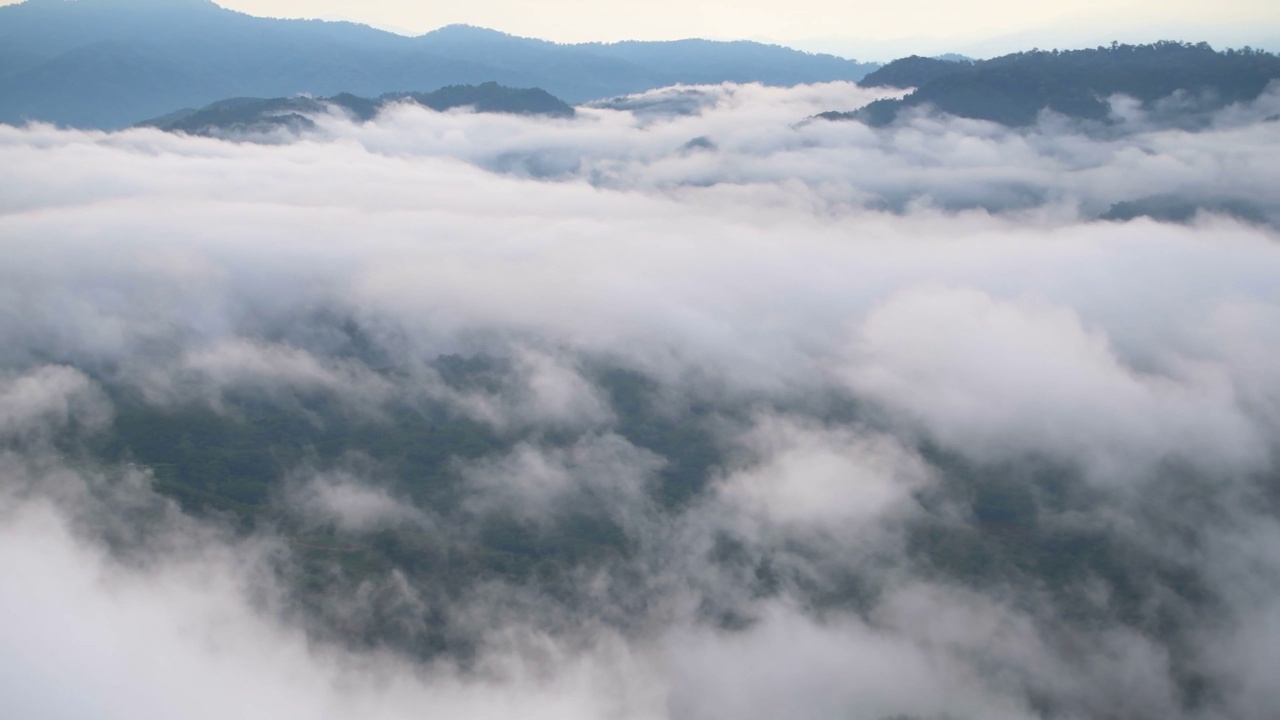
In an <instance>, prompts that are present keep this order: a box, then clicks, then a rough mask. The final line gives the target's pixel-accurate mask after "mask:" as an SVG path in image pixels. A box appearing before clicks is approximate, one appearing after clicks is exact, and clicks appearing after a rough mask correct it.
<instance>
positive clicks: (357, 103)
mask: <svg viewBox="0 0 1280 720" xmlns="http://www.w3.org/2000/svg"><path fill="white" fill-rule="evenodd" d="M402 102H415V103H418V104H419V105H423V106H425V107H429V108H431V109H433V110H439V111H445V110H451V109H453V108H458V107H471V108H474V109H475V111H476V112H493V113H512V114H518V115H545V116H549V117H573V114H574V110H573V107H572V106H571V105H569V104H568V103H566V102H564V101H563V100H560V99H559V98H556V97H555V96H553V95H551V94H550V93H548V92H547V91H545V90H542V89H540V88H509V87H503V86H502V85H499V84H497V83H484V84H482V85H450V86H449V87H445V88H441V89H439V90H436V91H435V92H429V93H388V94H386V95H383V96H382V97H380V98H378V99H376V100H371V99H368V98H362V97H356V96H355V95H351V94H350V93H343V94H341V95H335V96H333V97H330V98H311V97H305V96H300V97H291V98H270V99H263V98H231V99H229V100H219V101H218V102H215V103H212V104H210V105H207V106H205V107H203V108H201V109H199V110H191V109H187V110H178V111H176V112H172V113H169V114H168V115H162V116H161V117H158V118H154V119H152V120H147V121H145V122H141V123H138V125H139V126H149V127H157V128H160V129H161V130H169V131H175V132H185V133H187V134H190V135H216V134H226V133H243V132H267V131H271V130H275V129H277V128H283V129H286V130H290V131H293V132H297V131H300V130H309V129H311V128H313V127H315V122H314V121H312V119H311V118H310V117H308V116H309V115H315V114H319V113H324V112H328V111H329V109H330V108H339V109H341V110H342V111H344V112H345V113H347V115H349V116H350V117H351V118H352V119H354V120H357V121H361V122H364V121H367V120H371V119H373V118H374V117H375V116H376V115H377V114H378V113H379V112H380V111H381V110H382V109H383V108H384V107H386V106H387V105H388V104H394V103H402Z"/></svg>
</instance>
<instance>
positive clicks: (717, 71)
mask: <svg viewBox="0 0 1280 720" xmlns="http://www.w3.org/2000/svg"><path fill="white" fill-rule="evenodd" d="M875 67H878V66H877V65H874V64H866V63H858V62H854V61H852V60H845V59H842V58H837V57H834V56H831V55H815V54H810V53H804V52H800V51H796V50H790V49H787V48H783V47H778V46H771V45H762V44H760V43H753V42H712V41H708V40H682V41H676V42H625V43H616V44H582V45H561V44H557V43H552V42H547V41H543V40H534V39H529V38H520V37H514V36H511V35H507V34H504V33H500V32H496V31H493V30H485V29H481V28H474V27H467V26H449V27H445V28H441V29H439V30H436V31H434V32H430V33H427V34H425V35H422V36H419V37H404V36H401V35H396V34H394V33H389V32H383V31H380V30H375V29H373V28H370V27H367V26H364V25H357V24H354V23H346V22H323V21H318V20H274V19H267V18H258V17H251V16H249V15H244V14H242V13H238V12H233V11H231V10H226V9H223V8H221V7H219V6H218V5H216V4H214V3H212V2H210V1H209V0H77V1H76V2H66V1H65V0H26V2H23V3H21V4H17V5H11V6H7V7H0V122H9V123H20V122H24V121H27V120H42V121H50V122H56V123H60V124H66V125H73V126H83V127H100V128H114V127H121V126H125V125H129V124H132V123H136V122H138V121H140V120H143V119H145V118H149V117H154V116H157V115H160V114H161V113H165V112H168V111H171V110H173V109H174V108H180V107H193V108H195V107H203V106H205V105H207V104H209V103H211V102H214V101H217V100H220V99H224V98H229V97H268V98H269V97H287V96H293V95H298V94H302V93H306V94H311V95H316V96H333V95H337V94H339V93H344V92H347V93H353V94H355V95H358V96H364V97H378V96H381V95H383V94H384V93H388V92H403V91H411V90H417V91H429V90H434V89H437V88H442V87H445V86H449V85H478V84H481V83H485V82H498V83H501V84H502V85H506V86H510V87H540V88H544V89H545V90H547V91H548V92H550V93H551V94H553V95H555V96H557V97H559V98H562V99H564V100H566V101H568V102H570V103H580V102H585V101H587V100H592V99H597V98H604V97H611V96H616V95H623V94H628V93H635V92H642V91H644V90H650V89H653V88H657V87H664V86H667V85H673V84H677V83H718V82H724V81H736V82H761V83H765V84H771V85H792V84H797V83H803V82H819V81H831V80H858V79H860V78H862V76H863V75H865V74H866V73H867V72H868V71H869V70H872V69H874V68H875Z"/></svg>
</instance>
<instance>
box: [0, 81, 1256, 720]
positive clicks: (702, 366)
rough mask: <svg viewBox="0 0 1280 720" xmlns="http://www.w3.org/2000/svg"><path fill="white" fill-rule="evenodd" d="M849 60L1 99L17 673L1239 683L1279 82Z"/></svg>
mask: <svg viewBox="0 0 1280 720" xmlns="http://www.w3.org/2000/svg"><path fill="white" fill-rule="evenodd" d="M880 96H883V93H879V94H877V91H868V90H863V89H859V88H857V87H855V86H851V85H844V84H832V85H820V86H812V87H801V88H794V89H776V88H761V87H754V86H723V87H712V88H676V89H670V90H664V91H657V92H655V93H650V94H648V95H646V96H639V97H635V98H629V99H626V100H625V101H618V102H615V103H613V104H612V105H613V107H612V108H608V107H597V108H584V109H581V110H580V111H579V113H578V116H577V117H576V118H574V119H564V120H543V119H536V118H527V117H518V116H502V115H479V114H470V113H464V112H458V113H434V112H431V111H427V110H424V109H421V108H417V107H411V106H405V107H400V108H396V109H394V110H392V111H390V112H387V113H384V114H383V115H382V116H380V117H379V118H378V119H377V120H376V121H373V122H370V123H366V124H363V125H360V124H353V123H351V122H349V121H347V120H346V119H345V118H343V117H341V116H340V115H338V114H335V115H333V116H329V117H323V118H318V119H317V122H318V129H317V130H316V131H315V132H312V133H310V134H306V135H304V136H303V137H300V138H297V137H292V136H279V137H274V138H263V137H256V138H253V140H255V141H254V142H245V141H233V140H219V139H211V138H201V137H187V136H182V135H173V134H166V133H162V132H158V131H155V130H141V129H140V130H130V131H126V132H120V133H113V134H100V133H85V132H74V131H63V130H58V129H54V128H51V127H47V126H39V125H35V126H30V127H25V128H13V127H7V126H0V168H3V169H2V170H0V250H2V251H3V254H4V262H3V263H0V451H2V452H0V478H2V480H3V483H2V486H0V662H3V666H4V667H5V668H6V671H5V672H3V673H0V700H2V701H3V702H4V703H5V705H6V707H10V708H16V709H17V712H18V715H20V716H22V717H25V718H62V717H78V716H84V715H91V716H94V717H130V718H153V717H154V718H169V717H175V716H180V717H192V718H201V717H210V718H213V717H228V716H236V717H263V718H266V717H270V718H383V717H385V718H400V717H423V716H442V717H457V718H486V717H512V716H516V715H518V716H521V717H547V718H673V719H681V720H684V719H695V718H696V719H702V718H707V719H710V718H722V717H729V716H734V717H741V718H775V717H779V716H789V717H800V718H868V719H869V720H882V719H884V718H898V717H907V718H930V719H934V718H937V719H940V718H1173V717H1185V718H1259V719H1261V718H1267V717H1269V716H1270V715H1271V713H1272V712H1273V709H1274V708H1275V707H1276V706H1277V705H1280V695H1278V694H1277V693H1278V691H1277V690H1276V689H1274V688H1273V687H1272V684H1271V683H1270V682H1269V679H1270V675H1271V674H1272V673H1271V668H1272V667H1274V665H1275V663H1276V662H1277V661H1280V657H1277V648H1280V623H1278V622H1277V619H1278V618H1280V601H1278V600H1277V598H1280V522H1278V516H1277V509H1278V508H1280V506H1278V505H1277V502H1280V468H1278V467H1277V450H1278V449H1280V448H1278V446H1277V441H1276V438H1277V437H1280V435H1278V434H1277V433H1278V431H1280V365H1277V364H1276V363H1275V361H1274V359H1275V358H1276V357H1277V356H1280V244H1277V242H1278V240H1280V235H1278V234H1277V231H1276V230H1275V225H1276V222H1277V218H1280V191H1277V190H1276V188H1278V187H1280V122H1274V121H1266V120H1265V118H1267V117H1270V116H1271V115H1274V114H1275V113H1276V112H1277V111H1280V109H1277V108H1275V107H1274V106H1275V105H1276V104H1277V102H1278V101H1277V98H1276V96H1274V95H1264V96H1263V97H1262V98H1261V99H1259V100H1258V101H1257V103H1255V104H1254V105H1253V106H1250V107H1243V108H1242V107H1233V108H1228V109H1227V110H1226V111H1223V113H1222V114H1221V116H1220V118H1219V120H1218V121H1217V122H1216V123H1215V124H1214V125H1213V126H1212V127H1210V128H1209V129H1207V130H1205V131H1202V132H1198V133H1186V132H1181V131H1178V132H1174V131H1159V130H1151V129H1143V127H1142V126H1141V122H1142V119H1141V117H1139V116H1138V115H1139V114H1138V112H1137V111H1135V110H1133V109H1132V108H1131V107H1129V106H1128V105H1126V104H1125V102H1124V101H1123V99H1116V100H1115V101H1114V103H1113V106H1114V107H1115V108H1116V112H1117V118H1119V117H1121V116H1122V115H1123V116H1124V117H1125V119H1126V122H1128V123H1129V124H1130V126H1129V127H1130V129H1129V130H1127V131H1126V132H1123V133H1121V132H1111V131H1106V129H1105V128H1096V127H1095V128H1087V127H1079V126H1072V125H1070V124H1068V123H1066V122H1065V121H1062V120H1061V119H1060V118H1054V117H1051V116H1045V117H1044V118H1042V121H1041V122H1040V124H1038V125H1037V126H1035V127H1033V128H1030V129H1026V130H1020V131H1014V130H1008V129H1005V128H1001V127H999V126H996V125H991V124H987V123H980V122H974V121H965V120H954V119H946V118H938V117H931V116H927V115H921V116H918V117H915V118H912V119H910V120H908V121H906V122H902V123H899V124H898V125H895V126H893V127H889V128H884V129H871V128H868V127H866V126H864V125H861V124H859V123H853V122H826V121H821V120H813V119H810V118H811V116H813V115H815V114H817V113H819V112H822V111H826V110H832V109H837V110H848V109H851V108H853V107H857V106H858V105H860V104H864V103H866V102H869V101H871V100H873V99H875V98H876V97H880ZM618 108H622V109H618ZM1126 108H1127V109H1126ZM1125 113H1127V115H1125ZM262 140H271V141H272V142H260V141H262ZM1125 203H1129V205H1125ZM1135 203H1136V204H1137V205H1134V204H1135ZM1142 203H1147V204H1146V205H1142ZM1135 207H1137V211H1134V208H1135ZM1125 208H1128V210H1125ZM1144 208H1145V209H1144ZM1170 208H1174V210H1176V212H1172V215H1174V216H1177V217H1178V219H1180V220H1182V222H1178V223H1173V222H1158V221H1157V220H1154V219H1152V218H1150V217H1137V218H1136V219H1133V220H1129V221H1120V220H1102V219H1098V218H1099V217H1100V216H1103V215H1108V213H1111V214H1110V215H1108V216H1109V217H1124V216H1126V215H1125V213H1126V212H1128V213H1129V214H1130V215H1139V216H1141V215H1145V214H1149V215H1156V216H1157V217H1164V216H1165V215H1169V214H1170V213H1168V212H1165V211H1168V210H1169V209H1170ZM1184 211H1185V212H1184ZM1162 213H1164V214H1162Z"/></svg>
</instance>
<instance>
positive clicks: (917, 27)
mask: <svg viewBox="0 0 1280 720" xmlns="http://www.w3.org/2000/svg"><path fill="white" fill-rule="evenodd" d="M12 2H14V0H0V4H12ZM216 2H218V4H220V5H222V6H224V7H228V8H232V9H235V10H240V11H242V12H246V13H249V14H252V15H264V16H273V17H309V18H324V19H344V20H354V21H358V22H363V23H368V24H371V25H375V26H378V27H382V28H386V29H390V30H396V31H398V32H403V33H406V34H419V33H423V32H426V31H429V30H433V29H435V28H438V27H440V26H443V25H447V24H451V23H467V24H471V25H479V26H482V27H489V28H493V29H496V30H502V31H504V32H508V33H512V34H516V35H523V36H528V37H538V38H544V39H547V40H555V41H559V42H583V41H590V40H601V41H614V40H625V39H638V40H664V39H676V38H685V37H707V38H716V39H742V38H748V39H761V40H771V41H775V42H783V43H785V44H791V45H796V46H807V49H825V50H828V51H832V52H837V51H838V50H837V48H838V47H843V45H842V43H843V44H850V43H852V47H851V49H852V53H845V54H857V50H856V49H855V48H857V47H862V48H865V49H867V50H868V52H863V53H862V56H863V57H866V58H868V59H876V58H874V57H872V56H874V55H880V54H882V52H881V51H877V50H876V49H877V48H884V50H883V52H895V51H896V50H892V48H896V47H897V46H913V44H914V46H919V49H920V51H927V52H942V51H945V50H958V51H963V50H965V49H969V50H978V49H981V48H982V47H983V46H984V43H985V45H986V46H987V47H988V49H989V50H991V51H992V52H1005V51H1008V50H1012V49H1029V48H1030V47H1032V46H1039V47H1045V48H1048V47H1068V46H1073V45H1075V46H1078V45H1081V44H1084V45H1089V44H1096V43H1099V42H1107V41H1109V40H1112V39H1115V40H1120V41H1122V42H1149V41H1152V40H1157V39H1162V38H1168V39H1179V40H1197V41H1198V40H1208V41H1209V42H1211V43H1213V44H1215V45H1217V46H1222V45H1231V46H1237V45H1244V44H1253V45H1255V46H1260V47H1271V46H1274V45H1276V44H1280V2H1276V1H1275V0H1216V1H1215V2H1211V3H1209V2H1204V0H1070V1H1066V2H1035V1H1034V0H1031V1H1029V0H969V1H968V2H956V1H954V0H953V1H951V2H940V1H939V0H892V1H890V2H886V1H885V0H785V1H784V0H732V1H728V0H646V1H645V2H643V3H638V2H630V3H627V2H613V3H610V2H601V1H600V0H549V1H544V2H529V1H528V0H468V1H467V2H449V3H445V2H417V1H415V2H410V1H408V0H355V1H353V0H216ZM1002 39H1003V41H1004V43H1005V44H1007V45H1009V46H1010V47H1009V48H1008V50H1005V49H1003V47H1001V41H1002Z"/></svg>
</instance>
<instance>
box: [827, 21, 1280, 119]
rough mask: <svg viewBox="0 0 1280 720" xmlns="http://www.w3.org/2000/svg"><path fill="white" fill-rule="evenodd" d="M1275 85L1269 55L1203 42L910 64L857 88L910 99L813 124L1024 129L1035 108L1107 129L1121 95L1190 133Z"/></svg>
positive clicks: (1274, 63)
mask: <svg viewBox="0 0 1280 720" xmlns="http://www.w3.org/2000/svg"><path fill="white" fill-rule="evenodd" d="M1278 78H1280V57H1277V56H1276V55H1273V54H1271V53H1266V52H1262V51H1256V50H1251V49H1248V48H1245V49H1244V50H1226V51H1224V52H1217V51H1215V50H1214V49H1213V48H1212V47H1210V46H1209V45H1208V44H1206V43H1199V44H1190V43H1178V42H1168V41H1165V42H1159V43H1154V44H1151V45H1118V44H1117V45H1112V46H1111V47H1100V48H1096V49H1091V50H1074V51H1066V52H1062V51H1057V50H1053V51H1044V50H1032V51H1030V52H1023V53H1015V54H1012V55H1005V56H1003V57H998V58H994V59H991V60H984V61H977V62H946V61H943V60H937V59H930V58H922V57H914V56H913V57H909V58H903V59H901V60H895V61H894V62H892V63H889V64H888V65H885V66H884V67H882V68H880V69H879V70H876V71H875V72H872V73H870V74H868V75H867V76H866V77H865V78H863V80H862V81H861V83H862V84H863V85H867V86H878V87H886V86H887V87H904V88H905V87H913V88H915V90H914V92H912V93H911V94H909V95H907V96H906V97H904V98H902V99H900V100H879V101H876V102H874V103H871V104H870V105H868V106H866V107H864V108H862V109H860V110H857V111H854V112H851V113H843V112H832V113H825V114H824V115H823V116H822V117H825V118H827V119H856V120H861V121H863V122H866V123H869V124H871V125H877V126H879V125H887V124H889V123H891V122H893V121H894V120H895V119H897V117H898V115H899V113H901V112H902V111H903V110H905V109H908V108H915V107H921V106H931V107H933V108H935V109H937V110H939V111H942V112H945V113H949V114H951V115H956V116H959V117H966V118H975V119H980V120H991V121H994V122H998V123H1001V124H1003V125H1008V126H1013V127H1018V126H1025V125H1030V124H1032V123H1034V122H1035V121H1036V118H1037V117H1038V116H1039V114H1040V112H1041V111H1042V110H1051V111H1054V112H1057V113H1060V114H1062V115H1066V116H1068V117H1072V118H1077V119H1082V120H1094V121H1099V122H1103V123H1110V122H1113V119H1112V118H1111V108H1110V105H1109V103H1108V102H1107V98H1109V97H1110V96H1112V95H1115V94H1123V95H1127V96H1130V97H1132V98H1135V99H1137V100H1138V101H1140V103H1141V106H1142V108H1143V110H1145V111H1147V112H1149V113H1150V114H1151V119H1152V120H1153V121H1154V122H1157V123H1158V124H1161V125H1164V126H1170V127H1186V128H1194V127H1197V126H1198V125H1199V124H1201V123H1203V122H1205V121H1206V118H1207V116H1208V114H1209V113H1211V112H1213V111H1215V110H1219V109H1221V108H1223V107H1226V106H1227V105H1230V104H1232V103H1236V102H1244V101H1249V100H1253V99H1255V98H1257V97H1258V96H1259V95H1260V94H1261V93H1262V92H1263V90H1264V89H1266V87H1267V85H1268V84H1269V83H1271V82H1272V81H1273V80H1276V79H1278ZM1175 96H1176V97H1175Z"/></svg>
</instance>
